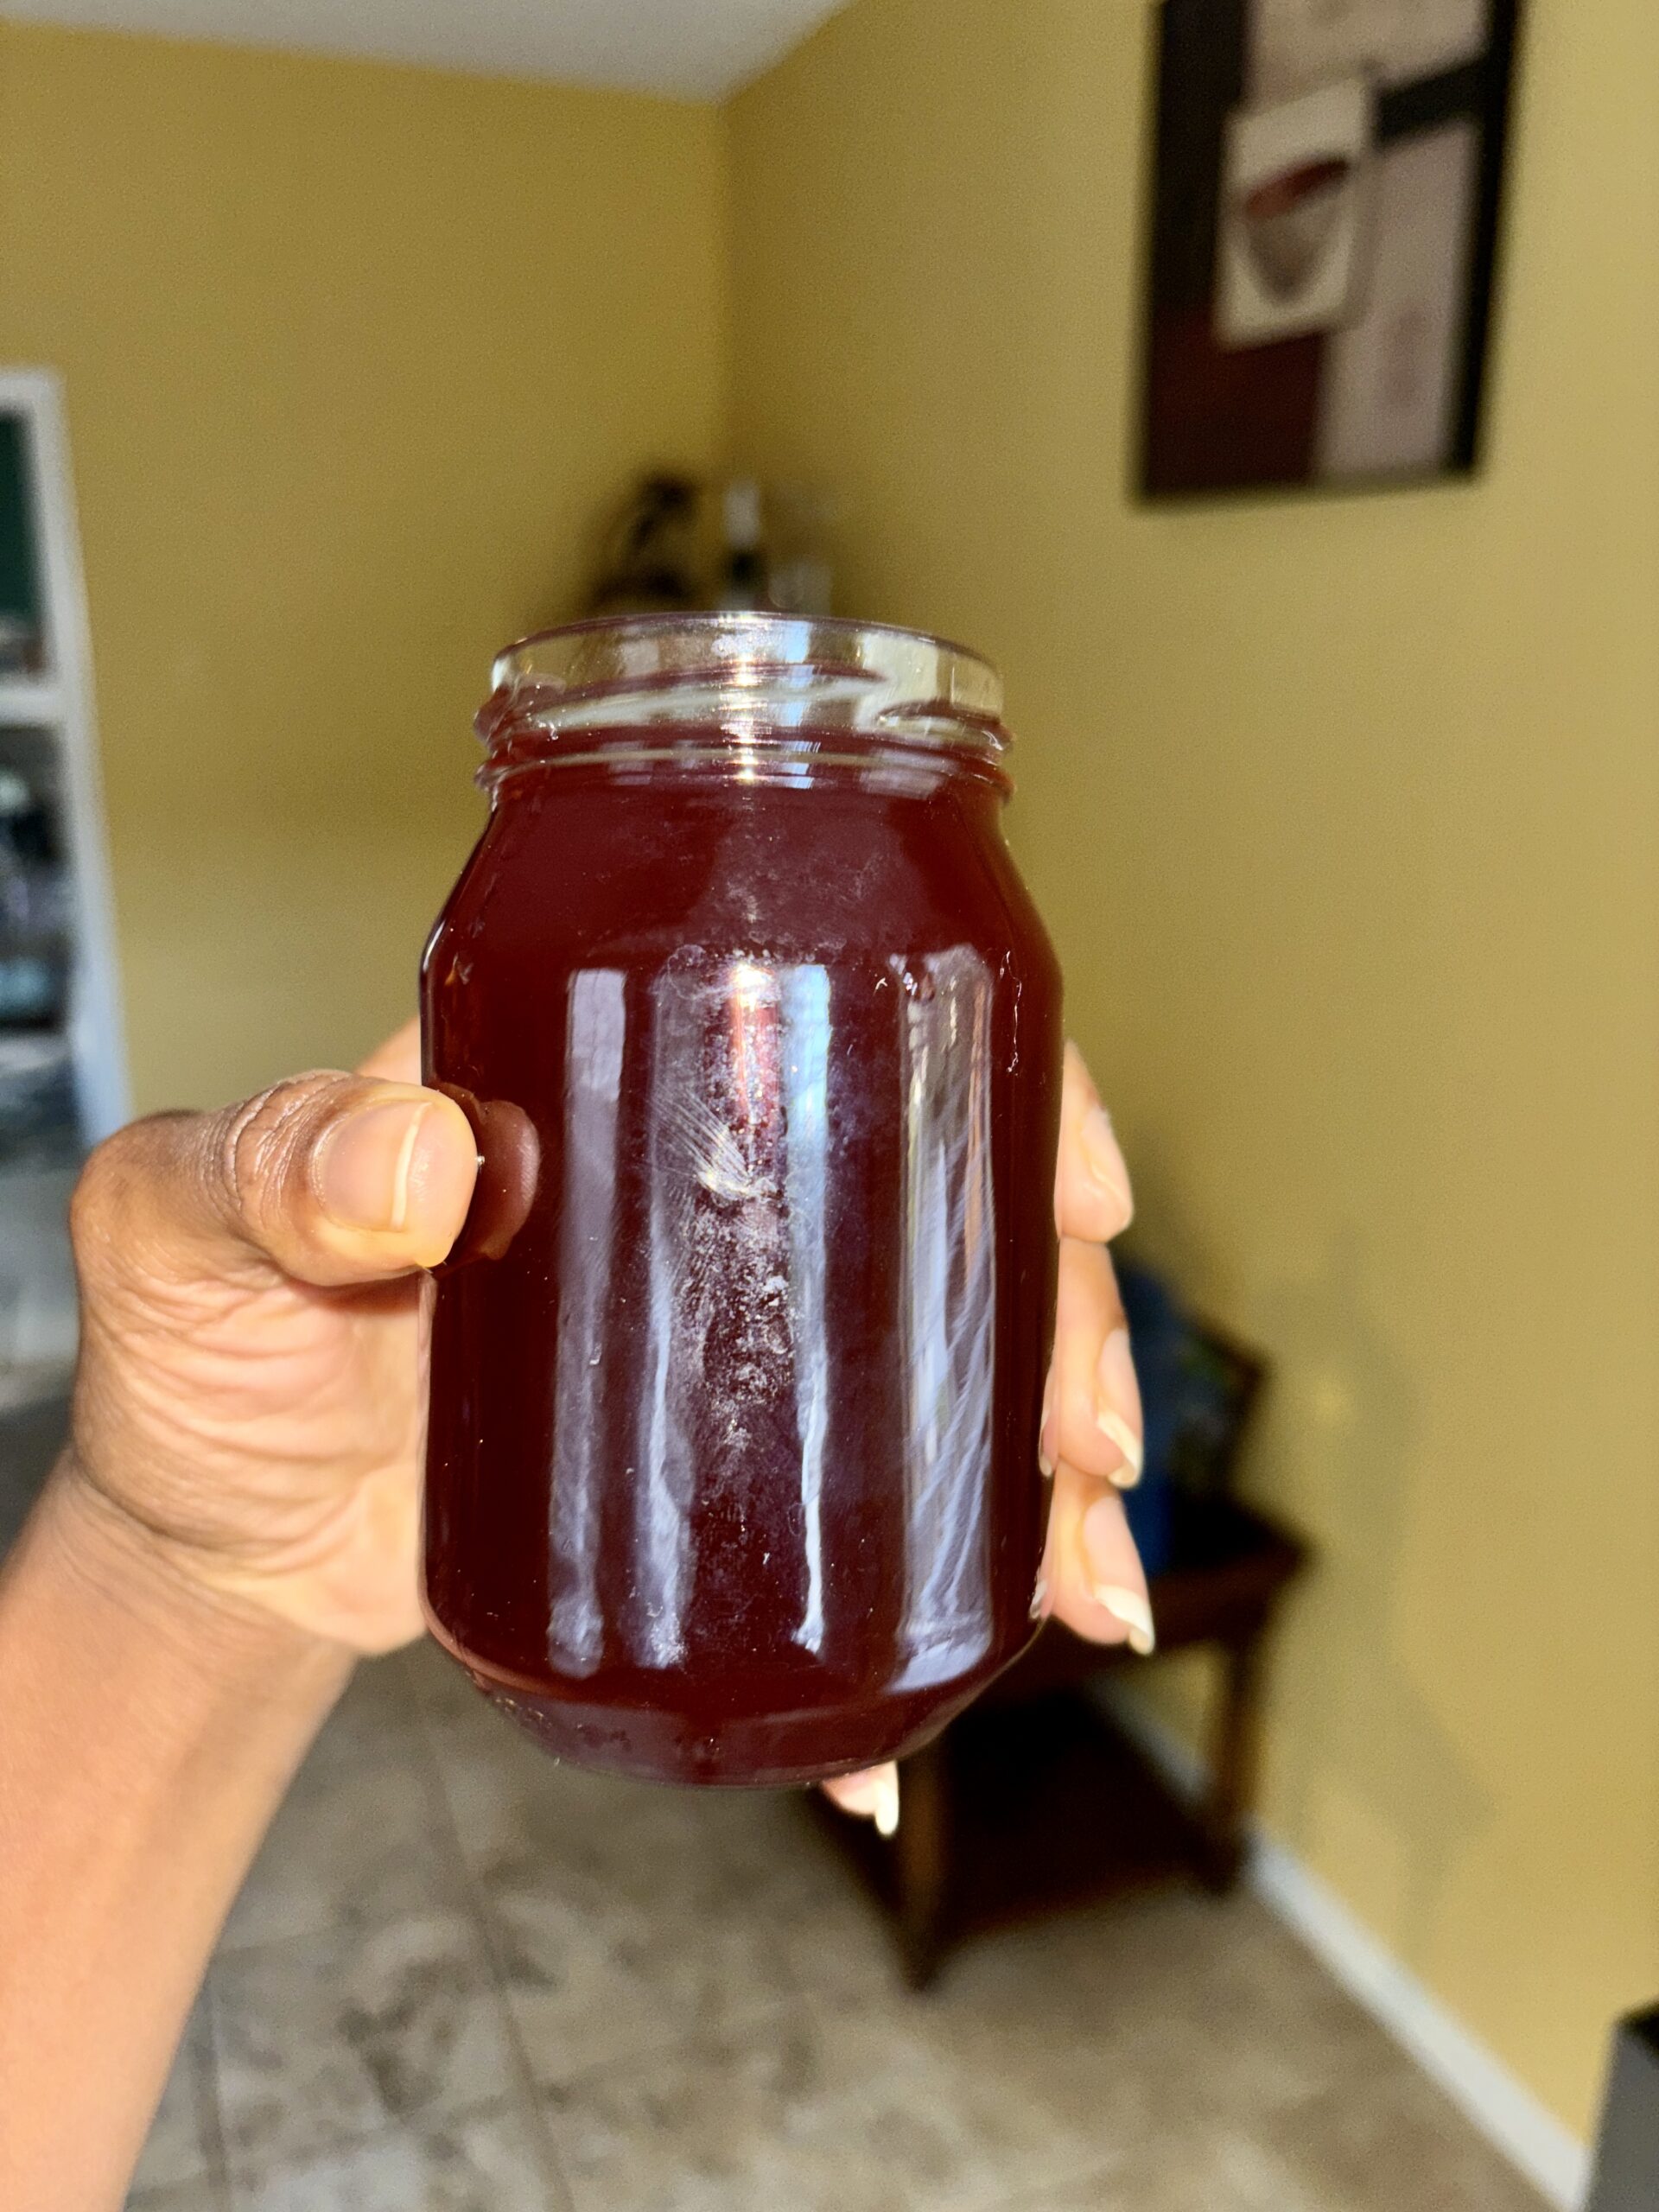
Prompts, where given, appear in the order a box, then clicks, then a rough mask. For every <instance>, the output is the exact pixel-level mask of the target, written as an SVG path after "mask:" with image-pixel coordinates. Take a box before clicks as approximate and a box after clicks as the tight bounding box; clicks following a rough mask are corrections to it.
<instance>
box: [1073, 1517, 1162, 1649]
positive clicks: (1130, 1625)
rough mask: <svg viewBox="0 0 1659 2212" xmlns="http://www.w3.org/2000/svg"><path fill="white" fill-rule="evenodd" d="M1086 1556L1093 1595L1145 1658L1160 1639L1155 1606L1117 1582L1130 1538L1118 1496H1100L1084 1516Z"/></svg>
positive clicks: (1130, 1647)
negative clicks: (1124, 1630) (1127, 1632)
mask: <svg viewBox="0 0 1659 2212" xmlns="http://www.w3.org/2000/svg"><path fill="white" fill-rule="evenodd" d="M1082 1536H1083V1556H1084V1564H1085V1565H1086V1567H1087V1568H1088V1572H1089V1589H1090V1596H1091V1597H1092V1598H1093V1599H1094V1601H1095V1603H1096V1605H1103V1606H1104V1607H1105V1609H1106V1611H1108V1612H1109V1613H1110V1614H1111V1616H1112V1617H1113V1618H1114V1619H1115V1620H1120V1621H1122V1624H1123V1625H1124V1627H1125V1628H1126V1629H1128V1631H1129V1649H1130V1650H1131V1651H1138V1652H1139V1653H1140V1654H1141V1656H1142V1657H1143V1658H1144V1657H1145V1656H1146V1655H1147V1652H1149V1651H1150V1650H1151V1649H1153V1646H1154V1644H1155V1643H1156V1642H1157V1640H1158V1639H1157V1636H1156V1633H1155V1632H1154V1629H1153V1625H1152V1607H1151V1606H1150V1605H1148V1604H1147V1600H1146V1599H1145V1597H1144V1596H1143V1595H1142V1593H1141V1592H1140V1591H1139V1590H1135V1589H1132V1588H1131V1587H1130V1586H1129V1585H1128V1583H1126V1582H1116V1581H1114V1580H1112V1577H1113V1574H1114V1573H1118V1574H1122V1572H1123V1567H1124V1564H1125V1547H1126V1545H1127V1541H1128V1537H1127V1533H1126V1531H1125V1529H1124V1527H1123V1509H1122V1506H1121V1505H1120V1504H1119V1503H1118V1502H1117V1500H1116V1498H1115V1497H1098V1498H1096V1500H1095V1503H1093V1504H1092V1505H1091V1506H1090V1508H1089V1510H1088V1511H1087V1512H1086V1513H1085V1514H1084V1516H1083V1529H1082Z"/></svg>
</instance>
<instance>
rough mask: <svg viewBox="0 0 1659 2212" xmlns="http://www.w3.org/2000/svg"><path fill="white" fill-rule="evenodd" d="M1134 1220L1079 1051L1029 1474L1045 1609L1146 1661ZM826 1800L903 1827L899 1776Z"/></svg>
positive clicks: (837, 1789) (876, 1772)
mask: <svg viewBox="0 0 1659 2212" xmlns="http://www.w3.org/2000/svg"><path fill="white" fill-rule="evenodd" d="M1134 1210H1135V1209H1134V1201H1133V1199H1132V1198H1131V1196H1130V1193H1129V1179H1128V1170H1127V1169H1126V1167H1125V1166H1124V1165H1123V1155H1122V1152H1121V1151H1120V1150H1119V1148H1118V1142H1117V1139H1116V1136H1114V1135H1113V1134H1112V1125H1111V1122H1109V1120H1108V1118H1107V1116H1106V1110H1105V1109H1104V1107H1103V1106H1102V1104H1101V1103H1100V1096H1099V1093H1098V1092H1097V1091H1096V1089H1095V1086H1094V1083H1093V1081H1092V1080H1091V1078H1090V1074H1089V1071H1088V1069H1087V1068H1086V1067H1085V1066H1084V1059H1083V1055H1082V1053H1081V1052H1078V1050H1077V1046H1075V1045H1068V1046H1066V1048H1065V1092H1064V1096H1063V1098H1062V1102H1061V1108H1060V1148H1059V1157H1058V1160H1057V1162H1056V1164H1055V1169H1054V1223H1055V1226H1056V1228H1057V1229H1058V1231H1059V1237H1060V1279H1059V1300H1058V1306H1057V1309H1056V1313H1055V1322H1054V1357H1053V1359H1052V1363H1051V1364H1050V1367H1049V1374H1048V1388H1047V1390H1046V1394H1045V1397H1044V1402H1043V1424H1042V1440H1041V1444H1040V1446H1039V1465H1038V1466H1037V1467H1036V1468H1034V1469H1033V1473H1032V1479H1033V1482H1035V1481H1039V1480H1041V1481H1045V1482H1047V1481H1052V1484H1053V1497H1052V1505H1051V1510H1050V1513H1049V1522H1048V1544H1047V1548H1046V1551H1045V1553H1044V1555H1043V1592H1044V1595H1043V1610H1044V1611H1045V1612H1046V1613H1050V1614H1052V1615H1053V1616H1054V1617H1055V1618H1057V1619H1058V1620H1062V1621H1064V1622H1065V1624H1066V1626H1067V1627H1068V1628H1071V1629H1075V1630H1076V1631H1077V1634H1078V1635H1079V1636H1081V1637H1087V1638H1088V1640H1089V1641H1090V1643H1128V1644H1130V1645H1132V1646H1133V1648H1134V1649H1135V1650H1137V1651H1141V1652H1147V1651H1150V1650H1151V1649H1152V1647H1153V1624H1152V1608H1151V1606H1150V1605H1149V1603H1148V1602H1147V1579H1146V1576H1145V1574H1144V1573H1142V1572H1141V1560H1140V1558H1139V1555H1138V1554H1137V1553H1136V1551H1135V1539H1134V1538H1133V1537H1132V1536H1131V1535H1130V1534H1129V1528H1128V1521H1127V1520H1126V1518H1125V1516H1124V1512H1123V1499H1122V1492H1123V1491H1126V1490H1128V1489H1131V1488H1132V1487H1133V1486H1134V1484H1135V1483H1136V1482H1138V1481H1139V1480H1140V1478H1141V1393H1140V1389H1139V1388H1138V1386H1137V1384H1136V1383H1135V1367H1134V1363H1133V1362H1132V1361H1131V1359H1130V1357H1129V1338H1128V1329H1127V1327H1126V1326H1125V1324H1124V1319H1123V1306H1122V1300H1120V1299H1119V1297H1118V1294H1117V1279H1116V1275H1115V1274H1113V1271H1112V1262H1111V1259H1110V1257H1109V1255H1108V1253H1107V1250H1106V1246H1107V1244H1108V1243H1109V1242H1110V1240H1111V1239H1112V1238H1113V1237H1114V1236H1121V1235H1122V1232H1123V1230H1126V1229H1127V1228H1128V1225H1129V1219H1130V1217H1131V1215H1132V1214H1133V1212H1134ZM824 1787H825V1789H827V1791H828V1793H829V1796H831V1797H833V1798H834V1800H835V1802H836V1804H838V1805H839V1806H841V1807H842V1809H843V1810H844V1811H846V1812H849V1813H855V1814H862V1815H866V1816H867V1817H868V1818H870V1819H873V1820H874V1821H875V1822H876V1824H877V1826H878V1827H880V1828H881V1829H882V1830H883V1832H884V1833H887V1834H891V1833H892V1831H893V1828H894V1827H896V1826H897V1824H898V1819H899V1776H898V1770H897V1769H896V1768H894V1767H893V1766H884V1767H875V1768H872V1769H871V1770H869V1771H868V1772H867V1773H864V1774H850V1775H847V1776H844V1777H842V1778H841V1779H840V1780H838V1781H835V1782H830V1783H826V1784H825V1785H824Z"/></svg>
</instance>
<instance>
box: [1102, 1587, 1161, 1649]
mask: <svg viewBox="0 0 1659 2212" xmlns="http://www.w3.org/2000/svg"><path fill="white" fill-rule="evenodd" d="M1095 1596H1096V1599H1098V1600H1099V1602H1100V1603H1101V1604H1102V1605H1104V1607H1105V1608H1106V1610H1107V1611H1108V1612H1109V1613H1110V1614H1111V1615H1112V1617H1113V1618H1114V1619H1115V1620H1120V1621H1122V1624H1123V1625H1124V1627H1125V1628H1126V1629H1128V1631H1129V1649H1130V1650H1131V1651H1136V1652H1139V1654H1140V1655H1141V1658H1143V1659H1144V1658H1146V1657H1147V1656H1148V1654H1149V1653H1150V1652H1152V1651H1153V1650H1154V1649H1155V1647H1156V1645H1157V1642H1158V1638H1157V1635H1156V1633H1155V1632H1154V1629H1153V1625H1152V1607H1151V1606H1150V1605H1148V1604H1147V1601H1146V1599H1144V1598H1143V1597H1142V1596H1141V1592H1139V1591H1138V1590H1125V1589H1123V1588H1122V1587H1121V1586H1120V1585H1118V1584H1117V1583H1115V1582H1103V1583H1102V1584H1101V1586H1100V1587H1099V1589H1097V1590H1096V1592H1095Z"/></svg>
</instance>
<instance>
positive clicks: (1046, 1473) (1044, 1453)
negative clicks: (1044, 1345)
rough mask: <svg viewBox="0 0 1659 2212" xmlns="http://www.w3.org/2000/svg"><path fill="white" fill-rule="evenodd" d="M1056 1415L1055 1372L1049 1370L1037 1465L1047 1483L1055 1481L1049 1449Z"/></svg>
mask: <svg viewBox="0 0 1659 2212" xmlns="http://www.w3.org/2000/svg"><path fill="white" fill-rule="evenodd" d="M1053 1414H1054V1370H1053V1369H1052V1367H1051V1368H1050V1369H1049V1370H1048V1380H1047V1381H1046V1383H1044V1384H1043V1417H1042V1425H1041V1427H1039V1429H1038V1431H1037V1465H1038V1470H1039V1472H1040V1474H1041V1475H1042V1478H1043V1480H1044V1481H1045V1482H1052V1480H1053V1479H1054V1462H1053V1459H1052V1458H1051V1457H1050V1454H1049V1449H1048V1424H1049V1422H1050V1421H1051V1420H1052V1418H1053Z"/></svg>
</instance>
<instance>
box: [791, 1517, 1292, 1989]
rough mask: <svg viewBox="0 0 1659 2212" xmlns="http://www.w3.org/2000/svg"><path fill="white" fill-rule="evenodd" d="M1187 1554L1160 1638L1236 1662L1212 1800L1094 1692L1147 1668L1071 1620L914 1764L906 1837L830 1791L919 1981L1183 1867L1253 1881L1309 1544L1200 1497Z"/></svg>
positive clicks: (1186, 1523)
mask: <svg viewBox="0 0 1659 2212" xmlns="http://www.w3.org/2000/svg"><path fill="white" fill-rule="evenodd" d="M1172 1558H1173V1562H1174V1563H1173V1565H1172V1566H1171V1567H1169V1568H1168V1569H1167V1571H1166V1572H1165V1573H1161V1574H1159V1575H1156V1576H1154V1578H1153V1581H1152V1586H1151V1588H1152V1608H1153V1617H1154V1620H1155V1621H1156V1623H1157V1627H1158V1647H1159V1649H1160V1651H1164V1652H1169V1651H1180V1650H1187V1649H1192V1647H1194V1646H1198V1645H1209V1646H1211V1647H1213V1648H1214V1649H1216V1651H1217V1654H1218V1656H1219V1659H1220V1675H1219V1680H1218V1682H1217V1693H1216V1696H1215V1700H1214V1705H1213V1709H1212V1713H1211V1723H1210V1732H1209V1734H1210V1746H1209V1748H1210V1760H1209V1783H1208V1787H1207V1789H1206V1791H1205V1796H1203V1798H1202V1799H1201V1800H1200V1801H1199V1802H1198V1803H1197V1804H1196V1805H1194V1804H1189V1803H1188V1802H1186V1801H1185V1799H1184V1798H1183V1797H1182V1796H1179V1794H1178V1793H1177V1792H1176V1791H1175V1790H1174V1789H1172V1788H1171V1786H1170V1784H1169V1783H1168V1782H1167V1781H1166V1778H1165V1777H1164V1776H1163V1775H1162V1774H1160V1772H1159V1771H1158V1770H1157V1769H1156V1767H1154V1765H1153V1764H1152V1763H1151V1761H1150V1760H1149V1759H1148V1758H1147V1756H1146V1754H1145V1752H1144V1751H1142V1750H1141V1748H1140V1747H1139V1746H1138V1745H1136V1744H1135V1742H1134V1741H1133V1740H1132V1739H1131V1738H1130V1737H1129V1736H1128V1735H1127V1734H1126V1733H1125V1732H1124V1731H1123V1730H1122V1728H1121V1727H1119V1726H1117V1725H1116V1723H1115V1722H1114V1721H1113V1720H1112V1719H1110V1718H1109V1715H1108V1714H1107V1713H1105V1712H1103V1710H1102V1709H1101V1707H1100V1705H1099V1704H1098V1703H1097V1702H1096V1700H1093V1699H1091V1698H1090V1697H1089V1696H1088V1695H1087V1694H1086V1692H1085V1689H1084V1685H1085V1684H1086V1683H1087V1682H1088V1681H1090V1680H1091V1679H1092V1678H1094V1677H1096V1676H1097V1675H1101V1674H1103V1672H1106V1671H1108V1670H1111V1669H1118V1668H1121V1667H1122V1666H1126V1665H1127V1666H1131V1667H1139V1666H1144V1665H1146V1664H1147V1662H1146V1661H1144V1660H1140V1659H1135V1658H1133V1657H1132V1656H1130V1655H1129V1654H1128V1653H1127V1652H1126V1651H1125V1650H1123V1649H1122V1648H1114V1649H1110V1650H1105V1651H1103V1650H1102V1649H1099V1648H1098V1647H1097V1646H1096V1645H1094V1644H1090V1643H1084V1642H1083V1641H1082V1639H1081V1638H1080V1637H1075V1636H1073V1635H1072V1634H1071V1631H1070V1630H1068V1629H1065V1628H1063V1627H1061V1626H1060V1625H1059V1624H1058V1622H1051V1623H1050V1624H1049V1625H1048V1626H1047V1628H1046V1629H1045V1630H1044V1631H1043V1633H1042V1635H1041V1636H1040V1637H1039V1638H1038V1640H1037V1642H1036V1643H1034V1644H1033V1647H1032V1649H1030V1650H1029V1651H1028V1652H1027V1654H1026V1656H1025V1657H1024V1658H1023V1659H1021V1660H1020V1662H1018V1663H1017V1664H1016V1665H1015V1666H1014V1667H1012V1668H1010V1669H1009V1670H1008V1672H1007V1674H1006V1675H1003V1676H1002V1677H1001V1679H1000V1681H996V1682H995V1683H993V1685H992V1686H991V1688H990V1689H989V1691H988V1693H987V1694H986V1695H985V1696H984V1697H983V1698H982V1700H980V1701H979V1703H978V1704H976V1706H974V1707H972V1708H971V1709H970V1710H969V1712H967V1713H963V1715H962V1717H961V1719H957V1720H955V1721H953V1722H952V1723H951V1724H950V1726H949V1727H948V1728H947V1729H946V1730H945V1732H944V1734H943V1735H942V1736H941V1737H939V1738H938V1740H937V1741H936V1742H934V1743H932V1744H931V1745H928V1746H927V1747H926V1748H925V1750H924V1751H918V1753H917V1754H916V1756H915V1757H914V1758H911V1759H907V1760H906V1762H905V1766H904V1772H903V1777H902V1781H903V1806H904V1817H903V1819H902V1821H900V1823H899V1833H898V1834H897V1836H896V1837H894V1838H893V1840H892V1841H891V1842H883V1841H882V1840H881V1839H880V1837H878V1836H877V1835H876V1834H875V1833H874V1830H873V1829H872V1828H871V1827H869V1825H868V1823H867V1822H864V1821H848V1820H846V1819H844V1818H843V1817H842V1815H838V1814H836V1813H835V1812H834V1811H833V1809H831V1808H829V1807H827V1806H825V1805H823V1803H822V1802H820V1803H819V1806H818V1817H819V1818H820V1819H821V1820H823V1822H824V1824H825V1826H826V1827H827V1829H828V1832H829V1834H831V1835H832V1836H833V1837H834V1839H835V1840H836V1844H837V1846H838V1847H839V1848H840V1849H841V1850H842V1852H843V1853H845V1855H846V1856H847V1857H848V1858H849V1859H850V1860H851V1861H852V1863H853V1865H854V1866H855V1869H856V1870H857V1872H858V1873H859V1875H860V1876H861V1878H862V1879H863V1881H864V1882H865V1883H866V1885H868V1888H869V1889H870V1891H871V1892H872V1894H873V1895H874V1897H875V1898H876V1900H877V1901H878V1903H879V1904H880V1906H881V1907H882V1909H883V1910H884V1911H885V1912H886V1914H887V1916H888V1918H889V1919H890V1921H891V1922H892V1924H893V1929H894V1933H895V1935H896V1936H897V1938H898V1941H899V1948H900V1951H901V1954H902V1956H903V1959H904V1962H905V1971H906V1977H907V1978H908V1980H909V1981H910V1983H911V1985H912V1987H915V1988H918V1989H919V1988H922V1987H924V1986H925V1985H926V1984H927V1983H928V1982H930V1981H931V1980H932V1979H933V1977H934V1975H935V1974H937V1973H938V1969H939V1966H940V1964H941V1962H942V1961H943V1959H944V1955H945V1954H946V1952H947V1951H948V1950H949V1949H950V1946H951V1945H952V1944H953V1943H956V1942H959V1941H961V1940H962V1939H963V1937H964V1936H969V1935H971V1934H973V1933H975V1932H976V1931H977V1930H979V1929H985V1928H989V1927H994V1926H997V1925H1001V1924H1005V1923H1007V1922H1010V1921H1014V1920H1020V1919H1025V1918H1027V1917H1030V1916H1033V1915H1035V1914H1039V1913H1042V1912H1047V1911H1052V1910H1057V1909H1059V1908H1061V1907H1064V1906H1067V1905H1074V1904H1083V1903H1085V1902H1088V1901H1090V1900H1093V1899H1096V1898H1098V1897H1104V1896H1108V1895H1110V1894H1111V1893H1113V1892H1114V1891H1120V1890H1127V1889H1132V1888H1138V1887H1141V1886H1143V1885H1147V1884H1149V1883H1154V1882H1158V1881H1164V1880H1168V1879H1170V1878H1176V1877H1179V1876H1181V1875H1183V1874H1185V1875H1187V1876H1189V1877H1193V1878H1197V1879H1198V1881H1200V1882H1202V1883H1203V1884H1205V1886H1206V1887H1208V1888H1210V1889H1211V1890H1215V1891H1225V1890H1227V1889H1230V1887H1231V1886H1232V1885H1233V1884H1234V1883H1235V1882H1236V1879H1237V1878H1238V1874H1239V1870H1240V1868H1241V1866H1242V1865H1243V1858H1244V1852H1245V1839H1246V1833H1247V1829H1248V1825H1249V1815H1250V1812H1251V1810H1252V1808H1253V1805H1254V1802H1255V1758H1256V1744H1257V1732H1258V1726H1259V1721H1260V1714H1261V1701H1262V1663H1263V1656H1264V1647H1265V1643H1266V1638H1267V1636H1268V1630H1270V1628H1271V1627H1272V1624H1273V1620H1274V1614H1275V1612H1276V1611H1277V1609H1278V1606H1279V1604H1280V1601H1281V1599H1282V1597H1283V1595H1284V1592H1285V1591H1286V1589H1287V1587H1288V1586H1289V1585H1290V1583H1291V1582H1292V1580H1294V1578H1295V1576H1296V1575H1297V1574H1298V1573H1300V1571H1301V1569H1302V1567H1304V1566H1305V1564H1306V1560H1307V1548H1306V1544H1305V1543H1304V1542H1303V1541H1302V1540H1301V1538H1300V1537H1299V1536H1297V1535H1294V1534H1293V1533H1292V1531H1291V1530H1289V1529H1287V1528H1284V1527H1283V1526H1281V1524H1280V1523H1279V1522H1275V1521H1272V1520H1269V1519H1268V1516H1266V1515H1265V1514H1262V1513H1257V1512H1255V1511H1254V1510H1252V1509H1251V1508H1249V1506H1245V1505H1242V1504H1240V1503H1238V1502H1237V1501H1236V1499H1232V1498H1229V1497H1219V1496H1217V1497H1187V1498H1183V1499H1182V1500H1181V1501H1180V1502H1179V1504H1178V1507H1177V1510H1176V1523H1175V1530H1174V1541H1173V1547H1172Z"/></svg>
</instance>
